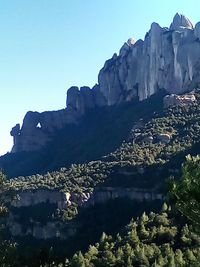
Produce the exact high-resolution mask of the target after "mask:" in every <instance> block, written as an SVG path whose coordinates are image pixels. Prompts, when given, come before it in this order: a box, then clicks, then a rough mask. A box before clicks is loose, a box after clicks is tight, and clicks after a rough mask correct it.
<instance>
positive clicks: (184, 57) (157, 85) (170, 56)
mask: <svg viewBox="0 0 200 267" xmlns="http://www.w3.org/2000/svg"><path fill="white" fill-rule="evenodd" d="M199 82H200V22H199V23H197V24H196V25H195V27H194V26H193V24H192V22H191V21H190V20H189V19H188V18H186V17H185V16H184V15H181V14H178V13H177V14H176V15H175V17H174V19H173V22H172V23H171V25H170V28H162V27H160V26H159V24H157V23H152V25H151V28H150V30H149V32H147V34H146V36H145V39H144V40H138V41H136V42H135V41H134V39H132V38H131V39H129V40H128V41H127V42H126V43H124V45H123V46H122V48H121V49H120V52H119V55H117V54H114V55H113V57H112V58H111V59H109V60H107V61H106V62H105V64H104V67H103V68H102V69H101V70H100V72H99V75H98V84H96V85H95V86H94V87H93V88H92V89H90V88H89V87H81V88H80V89H79V88H78V87H75V86H73V87H71V88H70V89H69V90H68V92H67V107H66V109H64V110H59V111H49V112H43V113H38V112H28V113H27V114H26V116H25V118H24V121H23V125H22V127H21V129H20V128H19V126H18V125H17V126H15V127H14V128H13V129H12V131H11V135H12V136H13V137H14V146H13V149H12V152H19V151H32V150H37V149H39V148H41V147H42V146H43V145H44V144H46V142H48V141H49V140H51V139H52V136H53V133H54V132H55V130H56V129H61V128H62V127H64V126H65V125H67V124H69V123H77V122H78V119H79V118H80V117H81V116H82V115H83V114H85V112H86V110H90V109H92V108H94V107H99V106H111V105H116V104H119V103H121V102H126V101H131V100H133V99H139V100H140V101H142V100H144V99H146V98H148V97H150V96H151V95H153V94H155V93H156V92H157V91H159V90H160V89H165V90H166V91H167V92H168V93H170V94H172V93H173V94H180V93H183V92H186V91H190V90H192V89H193V88H194V86H195V85H196V84H197V83H199ZM38 126H39V127H38Z"/></svg>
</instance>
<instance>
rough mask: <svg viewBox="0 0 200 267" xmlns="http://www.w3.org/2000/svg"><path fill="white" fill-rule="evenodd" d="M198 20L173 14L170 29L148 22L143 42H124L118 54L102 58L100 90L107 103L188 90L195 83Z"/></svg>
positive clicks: (199, 65)
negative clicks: (109, 57)
mask: <svg viewBox="0 0 200 267" xmlns="http://www.w3.org/2000/svg"><path fill="white" fill-rule="evenodd" d="M199 37H200V23H197V24H196V26H195V27H194V26H193V24H192V22H191V21H190V20H189V19H188V18H186V17H185V16H183V15H181V14H178V13H177V14H176V15H175V17H174V19H173V22H172V23H171V26H170V28H162V27H160V26H159V24H157V23H152V25H151V29H150V31H149V32H147V34H146V36H145V39H144V41H142V40H139V41H137V42H135V43H131V44H129V45H128V43H125V44H124V45H123V46H122V48H121V49H120V53H119V56H113V57H112V58H111V59H110V60H108V61H106V63H105V65H104V67H103V69H102V70H101V71H100V73H99V86H100V91H101V92H102V93H103V95H104V96H105V98H106V100H107V104H108V105H113V104H116V103H119V102H122V101H129V100H132V99H133V98H135V97H138V98H139V100H143V99H146V98H148V97H149V96H151V95H153V94H154V93H155V92H157V91H158V90H160V89H165V90H166V91H167V92H170V93H177V94H179V93H182V92H184V91H187V90H190V89H191V88H192V87H194V85H195V84H196V83H197V82H199V80H200V77H199V74H200V73H199V72H200V41H199Z"/></svg>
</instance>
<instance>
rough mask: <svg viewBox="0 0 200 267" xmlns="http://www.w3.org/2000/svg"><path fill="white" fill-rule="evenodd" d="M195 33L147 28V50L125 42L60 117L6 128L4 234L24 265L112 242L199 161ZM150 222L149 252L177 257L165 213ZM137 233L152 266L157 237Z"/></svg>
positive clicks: (181, 21) (181, 27)
mask: <svg viewBox="0 0 200 267" xmlns="http://www.w3.org/2000/svg"><path fill="white" fill-rule="evenodd" d="M198 25H199V24H197V25H196V26H195V27H194V26H193V25H192V23H191V22H190V21H189V19H187V18H186V17H185V16H183V15H180V14H176V15H175V17H174V19H173V22H172V24H171V26H170V28H169V29H168V28H161V27H160V26H159V25H158V24H155V23H153V24H152V26H151V29H150V31H149V32H148V33H147V35H146V36H145V40H144V41H141V40H140V41H137V42H136V43H134V41H133V40H132V39H130V40H129V41H128V42H127V43H125V44H124V45H123V47H122V48H121V49H120V53H119V55H118V56H117V55H114V57H113V58H112V59H110V60H108V61H107V62H106V63H105V66H104V67H103V69H102V70H101V71H100V73H99V83H98V85H96V86H95V87H94V88H92V89H90V88H88V87H82V88H81V89H80V90H79V89H78V88H77V87H72V88H70V89H69V90H68V95H67V107H66V109H63V110H59V111H46V112H43V113H38V112H28V113H27V114H26V116H25V118H24V121H23V125H22V127H21V128H20V125H16V126H15V127H14V128H13V129H12V131H11V134H12V135H13V136H14V146H13V151H12V153H8V154H6V155H4V156H2V157H1V158H0V167H1V168H3V169H4V171H5V172H6V173H7V175H8V178H9V179H8V181H7V186H8V187H9V192H11V193H12V194H11V195H14V196H15V198H13V199H12V200H11V202H9V214H8V217H7V219H6V225H7V228H8V233H9V234H10V236H11V237H12V238H13V239H14V240H15V241H17V243H18V245H19V252H20V253H19V254H20V255H21V257H22V258H23V260H24V262H23V264H24V266H26V264H28V263H27V261H30V258H35V259H37V258H38V259H41V258H43V257H46V256H47V254H46V253H47V251H48V253H50V254H48V255H49V256H48V257H49V258H48V260H49V261H50V262H51V261H53V260H55V259H62V258H65V257H66V256H67V257H71V256H72V255H73V254H74V253H75V252H76V251H77V250H80V249H81V250H83V251H86V249H87V247H88V245H89V244H94V243H95V242H97V241H98V240H99V238H100V236H101V234H102V232H106V233H108V234H113V235H115V234H117V233H118V232H119V231H121V230H122V228H123V227H124V226H125V225H126V224H127V223H128V222H129V221H130V219H131V218H132V217H134V218H136V217H137V216H139V215H141V214H142V212H143V211H144V210H145V211H152V210H153V211H157V210H159V209H160V207H161V205H162V204H163V202H164V201H166V200H167V184H166V181H167V180H168V178H169V177H170V176H174V177H175V178H178V177H180V173H181V165H182V163H183V161H184V159H185V156H186V155H187V154H192V155H196V154H199V153H200V142H199V140H200V88H199V79H200V78H199V77H200V76H199V75H198V72H199V71H200V69H199V66H198V62H199V57H200V53H199V52H198V51H199V49H200V47H199V45H200V41H199V39H198V38H199V37H198V27H199V26H198ZM161 55H162V56H161ZM143 217H145V216H143ZM145 218H146V217H145ZM148 220H149V223H147V224H145V227H148V229H150V230H148V231H151V230H152V229H151V227H153V229H154V230H155V232H156V233H155V240H156V242H157V241H158V243H157V244H156V245H152V246H154V247H153V253H154V252H155V251H157V252H158V251H160V250H162V249H164V247H165V248H166V247H167V248H168V252H169V251H171V249H173V253H171V254H173V256H174V253H179V254H180V253H181V252H177V251H176V249H175V247H176V245H177V247H178V248H180V244H181V242H182V241H180V234H181V233H180V232H178V231H179V230H180V229H175V228H174V226H173V221H170V220H169V219H168V218H167V215H166V214H161V215H155V214H153V215H152V216H151V218H150V219H148ZM163 223H164V225H163ZM132 226H134V225H132ZM132 226H131V227H132ZM143 226H144V225H143ZM143 226H142V227H143ZM154 226H155V227H156V226H158V228H159V230H156V229H155V227H154ZM163 227H164V228H163ZM163 229H164V230H163ZM135 230H136V229H135ZM142 230H144V231H141V228H140V227H139V228H138V229H137V231H138V234H139V235H140V234H144V235H143V237H144V238H143V237H141V244H142V245H141V250H142V251H143V252H144V253H143V254H144V255H143V256H144V258H145V259H146V258H148V257H149V258H148V260H149V261H150V262H151V263H152V264H153V263H155V260H156V261H157V260H158V258H157V256H155V255H154V256H155V257H154V258H153V257H152V258H151V257H150V256H148V255H147V251H146V248H147V243H148V242H153V240H154V237H153V236H152V237H150V236H149V234H148V233H147V232H148V231H146V228H145V229H144V227H143V228H142ZM162 231H163V232H164V233H163V235H162V233H161V232H162ZM158 232H159V233H158ZM147 234H148V236H147ZM127 235H128V234H126V236H125V237H124V238H125V239H127ZM145 236H146V237H145ZM148 238H149V239H148ZM175 238H178V241H177V242H175ZM166 239H167V240H168V239H170V242H169V244H168V245H165V244H166V242H165V241H166ZM163 240H164V244H163V243H162V242H163ZM130 242H132V241H131V240H130ZM174 242H175V243H174ZM188 242H190V240H189V241H188ZM191 242H193V241H191ZM195 242H196V241H195ZM122 243H123V241H122ZM100 244H101V242H100ZM107 244H109V240H107V241H106V245H107ZM131 244H132V243H131ZM174 244H175V245H174ZM195 244H196V243H195ZM113 245H114V246H115V245H116V247H117V246H121V245H122V244H121V243H120V242H119V243H118V241H116V244H113ZM128 245H130V244H128ZM132 245H133V246H134V244H132ZM135 245H136V244H135ZM173 245H174V247H171V246H173ZM26 248H28V249H26ZM98 248H99V247H98V246H96V247H95V248H94V249H95V251H96V250H97V249H98ZM161 248H162V249H161ZM190 248H191V247H190V246H185V250H184V251H183V253H184V257H185V258H187V260H189V258H191V257H192V256H191V253H193V254H195V257H196V254H197V253H196V252H197V250H198V249H199V248H197V250H192V249H191V251H192V252H188V253H189V254H190V256H191V257H189V256H188V253H187V251H186V250H187V249H188V250H190ZM123 249H124V248H121V250H123ZM24 251H26V253H25V254H24ZM109 251H110V250H109V249H108V252H109ZM162 251H163V250H162ZM139 252H140V250H139ZM139 252H138V253H139ZM165 252H166V251H165ZM165 252H163V257H167V255H168V252H166V253H165ZM88 253H89V252H88ZM109 253H111V252H109ZM112 253H115V249H114V250H113V251H112ZM123 253H124V252H123ZM45 255H46V256H45ZM86 255H87V254H84V257H87V256H86ZM171 256H172V255H171ZM193 256H194V255H193ZM51 257H52V258H51ZM74 257H76V256H74ZM82 258H83V255H82ZM106 259H107V258H106ZM101 260H102V259H101V256H100V257H99V261H101ZM132 260H133V259H132ZM72 261H73V260H72ZM136 261H137V259H136V258H134V260H133V261H132V262H134V264H136V266H139V263H138V265H137V263H136ZM153 261H154V262H153ZM25 263H26V264H25ZM23 264H22V263H20V264H19V266H23ZM130 264H131V263H130ZM155 264H156V263H155ZM155 264H154V265H155ZM166 264H167V263H166ZM28 266H31V265H30V264H29V265H28ZM32 266H38V265H34V264H33V265H32ZM70 266H80V265H73V264H72V265H70ZM82 266H84V265H82ZM100 266H104V265H100ZM122 266H123V265H122ZM130 266H131V265H130ZM144 266H145V265H144ZM147 266H148V265H147ZM155 266H156V265H155ZM166 266H167V265H166Z"/></svg>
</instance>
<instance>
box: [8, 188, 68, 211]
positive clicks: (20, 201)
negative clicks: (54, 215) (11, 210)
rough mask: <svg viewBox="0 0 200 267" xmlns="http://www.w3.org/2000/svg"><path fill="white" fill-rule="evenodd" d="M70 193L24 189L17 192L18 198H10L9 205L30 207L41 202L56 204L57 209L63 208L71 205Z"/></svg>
mask: <svg viewBox="0 0 200 267" xmlns="http://www.w3.org/2000/svg"><path fill="white" fill-rule="evenodd" d="M70 197H71V194H70V193H67V192H65V193H64V192H61V191H58V190H47V189H37V190H24V191H21V192H18V198H16V199H14V200H12V202H11V206H12V207H15V208H20V207H30V206H34V205H37V204H41V203H49V204H56V206H57V208H58V209H65V208H67V207H68V206H70V205H71V201H70Z"/></svg>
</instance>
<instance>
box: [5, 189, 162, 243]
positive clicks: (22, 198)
mask: <svg viewBox="0 0 200 267" xmlns="http://www.w3.org/2000/svg"><path fill="white" fill-rule="evenodd" d="M116 199H129V200H135V201H138V202H144V201H146V202H151V201H155V200H156V201H163V200H164V199H165V196H164V195H163V194H162V193H160V192H157V191H156V190H154V189H141V188H140V189H139V188H122V187H97V188H96V189H95V190H94V191H93V192H92V193H88V192H87V193H86V192H82V193H79V194H77V193H73V192H72V193H69V192H61V191H58V190H47V189H37V190H24V191H20V192H18V198H17V199H15V200H13V201H12V202H11V211H10V213H9V216H8V219H7V226H8V229H9V231H10V233H11V234H12V236H21V237H22V236H28V235H29V236H32V237H34V238H36V239H51V238H56V239H67V238H69V237H71V236H73V235H75V234H76V231H77V229H78V227H79V226H80V225H79V224H78V223H77V222H74V221H73V220H72V221H67V222H63V221H61V220H50V219H51V216H48V218H47V219H46V221H45V222H41V220H40V221H37V220H35V219H34V217H33V216H34V215H33V212H32V211H31V210H32V209H34V207H36V209H37V210H38V209H39V205H41V204H42V205H45V209H46V210H48V209H49V205H52V204H53V205H54V208H55V210H56V209H57V208H58V209H60V210H62V209H65V210H67V209H68V208H70V206H71V205H72V203H76V204H77V205H78V207H83V208H88V207H91V206H95V205H97V204H106V202H108V201H109V200H116ZM21 208H22V209H23V208H25V209H26V211H25V209H23V210H22V211H20V209H21ZM27 208H28V209H30V212H31V218H28V215H27V214H26V215H24V213H26V212H27ZM43 208H44V206H43ZM43 213H44V212H43Z"/></svg>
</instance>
